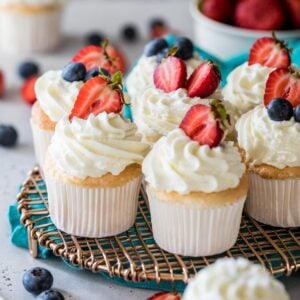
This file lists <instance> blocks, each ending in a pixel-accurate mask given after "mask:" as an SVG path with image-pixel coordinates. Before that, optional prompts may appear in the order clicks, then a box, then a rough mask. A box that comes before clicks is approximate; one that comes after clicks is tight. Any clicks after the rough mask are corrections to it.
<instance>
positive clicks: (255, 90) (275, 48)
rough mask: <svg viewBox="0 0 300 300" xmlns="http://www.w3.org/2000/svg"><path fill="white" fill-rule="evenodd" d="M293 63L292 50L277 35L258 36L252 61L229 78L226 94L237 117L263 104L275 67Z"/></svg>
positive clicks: (224, 95) (251, 56)
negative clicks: (269, 78) (267, 84)
mask: <svg viewBox="0 0 300 300" xmlns="http://www.w3.org/2000/svg"><path fill="white" fill-rule="evenodd" d="M290 64H291V59H290V53H289V49H287V47H286V45H285V43H284V42H282V41H279V40H278V39H276V37H275V36H274V37H273V38H270V37H264V38H261V39H258V40H257V41H256V42H255V43H254V45H253V46H252V48H251V50H250V55H249V59H248V62H245V63H244V64H242V65H241V66H238V67H237V68H236V69H234V70H233V71H232V72H231V73H230V74H229V76H228V78H227V84H226V86H225V87H224V89H223V91H222V94H223V97H224V100H225V101H228V102H230V103H231V104H232V106H233V108H234V110H233V112H234V116H235V119H238V118H239V117H240V116H241V115H242V114H244V113H246V112H247V111H249V110H251V109H252V108H254V107H255V106H257V105H260V104H262V103H263V98H264V93H265V88H266V81H267V79H268V76H269V74H270V73H271V72H272V71H273V70H274V68H287V67H288V66H290Z"/></svg>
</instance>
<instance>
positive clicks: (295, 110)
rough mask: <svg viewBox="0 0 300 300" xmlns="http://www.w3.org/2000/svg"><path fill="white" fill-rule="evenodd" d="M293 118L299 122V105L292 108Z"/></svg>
mask: <svg viewBox="0 0 300 300" xmlns="http://www.w3.org/2000/svg"><path fill="white" fill-rule="evenodd" d="M294 118H295V121H296V122H298V123H300V105H298V106H297V107H296V108H295V109H294Z"/></svg>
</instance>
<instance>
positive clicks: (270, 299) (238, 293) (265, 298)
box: [183, 258, 290, 300]
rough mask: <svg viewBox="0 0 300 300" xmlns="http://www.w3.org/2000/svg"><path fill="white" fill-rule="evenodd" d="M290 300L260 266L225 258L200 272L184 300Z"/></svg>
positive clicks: (242, 259)
mask: <svg viewBox="0 0 300 300" xmlns="http://www.w3.org/2000/svg"><path fill="white" fill-rule="evenodd" d="M201 299H203V300H227V299H230V300H258V299H259V300H289V299H290V297H289V296H288V293H287V292H286V290H285V288H284V285H283V284H282V283H281V282H279V281H278V280H276V279H275V278H273V277H272V275H271V274H270V273H268V272H267V271H266V270H264V269H263V268H262V267H261V266H260V265H256V264H252V263H250V262H249V261H248V260H246V259H244V258H238V259H233V258H224V259H219V260H217V262H216V263H214V264H212V265H210V266H208V267H206V268H205V269H203V270H202V271H200V272H199V273H198V274H197V275H196V277H195V278H194V279H192V281H191V282H190V283H189V284H188V286H187V288H186V290H185V292H184V295H183V300H201Z"/></svg>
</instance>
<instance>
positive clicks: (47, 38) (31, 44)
mask: <svg viewBox="0 0 300 300" xmlns="http://www.w3.org/2000/svg"><path fill="white" fill-rule="evenodd" d="M61 11H62V8H60V7H57V9H52V10H49V11H43V12H36V13H32V14H30V13H22V12H18V11H14V10H9V9H0V37H1V38H0V47H1V49H2V50H3V51H5V52H8V53H24V52H32V51H47V50H52V49H54V48H56V47H57V46H58V44H59V43H60V40H61Z"/></svg>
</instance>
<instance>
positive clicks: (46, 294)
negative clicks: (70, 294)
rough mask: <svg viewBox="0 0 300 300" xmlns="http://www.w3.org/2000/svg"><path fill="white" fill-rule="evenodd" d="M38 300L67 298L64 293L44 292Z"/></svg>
mask: <svg viewBox="0 0 300 300" xmlns="http://www.w3.org/2000/svg"><path fill="white" fill-rule="evenodd" d="M36 299H37V300H64V299H65V297H64V296H63V294H62V293H60V292H59V291H56V290H48V291H44V292H42V293H41V294H40V295H38V297H37V298H36Z"/></svg>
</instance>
